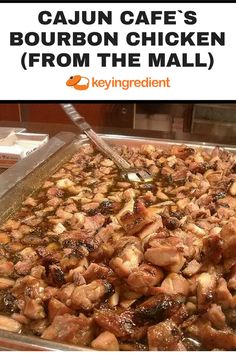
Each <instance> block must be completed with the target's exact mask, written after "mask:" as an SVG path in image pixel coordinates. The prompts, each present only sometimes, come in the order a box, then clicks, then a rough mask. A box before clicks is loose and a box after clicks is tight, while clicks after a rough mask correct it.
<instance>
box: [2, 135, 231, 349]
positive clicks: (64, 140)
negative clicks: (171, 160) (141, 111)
mask: <svg viewBox="0 0 236 353" xmlns="http://www.w3.org/2000/svg"><path fill="white" fill-rule="evenodd" d="M101 136H102V137H103V138H104V139H105V140H106V141H107V142H108V143H110V144H112V145H120V144H126V145H128V146H140V145H142V144H146V143H150V144H153V145H156V146H160V147H162V148H166V147H168V146H171V145H173V144H182V143H185V144H187V145H188V146H191V147H195V148H196V147H202V148H204V149H206V150H211V149H213V148H214V147H215V145H213V144H207V143H201V142H189V141H173V140H157V139H155V138H143V137H130V136H118V135H101ZM88 142H89V141H88V139H87V138H86V137H85V136H84V135H78V136H77V135H75V134H73V133H66V132H62V133H60V134H58V135H56V136H55V137H53V138H52V139H50V141H49V142H48V143H47V144H46V145H45V146H44V147H42V148H41V149H40V150H38V151H36V152H35V153H33V154H31V155H29V156H28V157H27V158H25V159H24V160H22V161H20V162H19V163H17V164H16V165H14V166H13V167H11V168H9V169H8V170H7V171H6V172H4V173H3V174H1V175H0V223H2V222H4V221H5V219H7V218H8V217H9V216H10V215H11V214H13V213H14V211H15V210H16V209H17V208H19V207H20V205H21V202H22V201H23V200H24V198H25V197H27V196H28V195H30V194H32V193H33V192H35V191H36V190H37V189H39V187H40V186H41V185H42V183H43V181H44V180H45V179H46V178H48V176H49V175H51V174H52V173H53V172H54V171H55V170H56V169H58V168H59V167H60V166H61V165H62V164H64V163H65V162H66V161H67V160H69V159H70V158H71V157H72V155H73V154H74V153H75V152H76V151H77V150H78V149H79V147H80V146H81V145H83V144H87V143H88ZM219 146H220V147H224V148H225V149H227V150H228V151H231V152H233V153H235V152H236V146H226V145H219ZM0 349H4V350H31V351H33V350H34V351H35V350H61V351H64V350H80V351H81V350H83V351H84V350H90V351H91V349H86V348H81V347H77V346H72V345H65V344H60V343H56V342H52V341H46V340H43V339H40V338H37V337H34V336H25V335H20V334H13V333H11V332H7V331H2V330H0Z"/></svg>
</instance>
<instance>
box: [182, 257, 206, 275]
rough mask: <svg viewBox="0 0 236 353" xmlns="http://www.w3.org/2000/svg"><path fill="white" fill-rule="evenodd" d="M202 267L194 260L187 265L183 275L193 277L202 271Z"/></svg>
mask: <svg viewBox="0 0 236 353" xmlns="http://www.w3.org/2000/svg"><path fill="white" fill-rule="evenodd" d="M201 266H202V265H201V264H200V263H199V262H198V261H196V260H195V259H194V260H192V261H190V262H189V263H188V264H187V266H186V267H185V269H184V270H183V271H182V273H183V275H184V276H187V277H192V276H193V275H195V274H196V273H197V272H198V271H199V270H200V268H201Z"/></svg>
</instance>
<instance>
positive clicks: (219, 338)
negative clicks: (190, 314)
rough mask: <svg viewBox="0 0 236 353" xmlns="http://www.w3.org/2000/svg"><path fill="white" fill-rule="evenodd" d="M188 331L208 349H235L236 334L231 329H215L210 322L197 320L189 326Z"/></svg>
mask: <svg viewBox="0 0 236 353" xmlns="http://www.w3.org/2000/svg"><path fill="white" fill-rule="evenodd" d="M186 331H187V333H188V334H190V336H191V337H193V338H196V339H197V340H199V341H200V342H202V345H203V347H204V348H205V349H207V350H212V349H213V350H215V349H216V350H235V349H236V335H235V333H234V332H233V331H231V330H230V329H226V330H215V329H214V328H212V327H211V326H210V323H209V322H204V321H203V322H202V321H201V319H198V320H196V321H195V322H194V323H193V324H192V325H190V326H189V327H188V328H187V330H186Z"/></svg>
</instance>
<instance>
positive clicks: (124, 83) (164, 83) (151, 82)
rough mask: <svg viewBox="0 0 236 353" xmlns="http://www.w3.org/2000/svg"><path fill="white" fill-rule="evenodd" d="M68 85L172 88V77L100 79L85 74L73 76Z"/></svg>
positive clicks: (75, 86)
mask: <svg viewBox="0 0 236 353" xmlns="http://www.w3.org/2000/svg"><path fill="white" fill-rule="evenodd" d="M82 79H84V80H87V81H86V83H85V84H82V83H81V81H82ZM66 84H67V86H70V87H74V88H75V89H78V90H86V89H88V88H89V87H90V88H102V89H104V90H105V91H107V90H109V89H113V88H120V89H123V90H128V89H131V88H170V87H171V85H170V78H169V77H166V78H165V79H153V78H152V77H145V78H143V79H116V78H115V77H112V78H111V79H98V78H96V77H92V78H91V79H88V78H87V77H85V76H80V75H76V76H71V77H70V79H69V80H67V82H66Z"/></svg>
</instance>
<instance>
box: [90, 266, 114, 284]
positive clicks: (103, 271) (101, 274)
mask: <svg viewBox="0 0 236 353" xmlns="http://www.w3.org/2000/svg"><path fill="white" fill-rule="evenodd" d="M112 272H113V271H111V269H110V268H109V267H107V266H105V265H98V264H96V263H91V264H90V265H89V266H88V268H87V269H86V271H84V272H83V277H84V278H85V280H86V281H87V282H88V281H89V282H90V281H94V280H96V279H107V278H108V276H109V274H110V275H111V274H112Z"/></svg>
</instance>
